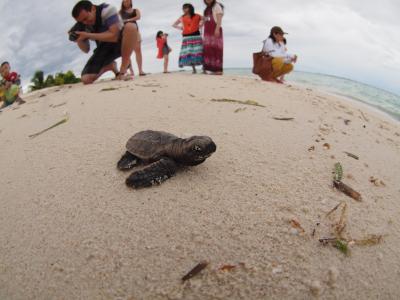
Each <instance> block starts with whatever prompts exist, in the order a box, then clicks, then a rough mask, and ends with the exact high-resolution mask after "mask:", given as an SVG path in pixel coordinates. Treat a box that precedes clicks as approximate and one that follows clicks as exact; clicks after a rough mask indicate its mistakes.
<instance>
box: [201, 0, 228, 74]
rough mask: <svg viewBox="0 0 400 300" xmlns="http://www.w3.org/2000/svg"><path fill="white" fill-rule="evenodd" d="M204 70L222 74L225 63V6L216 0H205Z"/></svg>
mask: <svg viewBox="0 0 400 300" xmlns="http://www.w3.org/2000/svg"><path fill="white" fill-rule="evenodd" d="M204 3H205V4H206V5H207V8H206V9H205V11H204V39H203V45H204V52H203V56H204V65H203V70H204V72H205V73H206V72H211V73H212V74H215V75H222V73H223V63H224V38H223V30H222V18H223V16H224V7H223V6H222V4H220V3H218V2H217V1H216V0H204Z"/></svg>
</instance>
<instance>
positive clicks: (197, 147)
mask: <svg viewBox="0 0 400 300" xmlns="http://www.w3.org/2000/svg"><path fill="white" fill-rule="evenodd" d="M193 150H194V151H197V152H200V151H201V148H200V147H199V146H197V145H196V146H194V147H193Z"/></svg>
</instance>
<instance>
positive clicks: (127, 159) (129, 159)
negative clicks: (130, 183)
mask: <svg viewBox="0 0 400 300" xmlns="http://www.w3.org/2000/svg"><path fill="white" fill-rule="evenodd" d="M138 164H139V158H137V157H136V156H135V155H133V154H132V153H129V152H128V151H127V152H126V153H125V154H124V155H122V157H121V159H120V160H119V162H118V164H117V168H118V169H119V170H121V171H127V170H130V169H132V168H133V167H135V166H137V165H138Z"/></svg>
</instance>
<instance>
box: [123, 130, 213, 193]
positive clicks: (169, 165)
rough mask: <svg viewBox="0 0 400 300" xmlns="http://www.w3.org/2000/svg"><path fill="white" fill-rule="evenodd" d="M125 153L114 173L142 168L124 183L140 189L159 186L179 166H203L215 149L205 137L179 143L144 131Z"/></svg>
mask: <svg viewBox="0 0 400 300" xmlns="http://www.w3.org/2000/svg"><path fill="white" fill-rule="evenodd" d="M126 149H127V152H126V153H125V154H124V155H123V156H122V157H121V159H120V161H119V162H118V165H117V166H118V169H119V170H122V171H127V170H130V169H132V168H134V167H137V166H144V167H143V168H141V169H139V170H136V171H134V172H133V173H132V174H131V175H130V176H129V177H128V178H127V179H126V184H127V185H128V186H129V187H133V188H142V187H150V186H153V185H156V184H161V183H163V182H164V181H166V180H167V179H169V178H171V177H172V176H173V175H174V174H175V173H176V171H177V170H178V169H179V168H180V167H182V166H197V165H199V164H201V163H203V162H204V161H205V160H206V159H207V158H209V157H210V156H211V155H212V154H213V153H214V152H215V151H216V150H217V146H216V145H215V143H214V142H213V141H212V139H211V138H209V137H208V136H192V137H190V138H188V139H181V138H178V137H177V136H175V135H173V134H170V133H166V132H162V131H152V130H146V131H141V132H139V133H137V134H135V135H134V136H132V137H131V138H130V139H129V140H128V142H127V144H126Z"/></svg>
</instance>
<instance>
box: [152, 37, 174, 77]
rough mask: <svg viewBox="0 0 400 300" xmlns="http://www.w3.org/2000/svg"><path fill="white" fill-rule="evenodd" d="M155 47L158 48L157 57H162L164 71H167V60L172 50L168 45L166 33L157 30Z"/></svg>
mask: <svg viewBox="0 0 400 300" xmlns="http://www.w3.org/2000/svg"><path fill="white" fill-rule="evenodd" d="M156 41H157V48H158V54H157V58H158V59H164V73H165V74H166V73H169V72H168V62H169V53H170V52H171V51H172V50H171V48H170V47H169V46H168V34H166V33H164V32H162V31H159V32H157V36H156Z"/></svg>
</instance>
